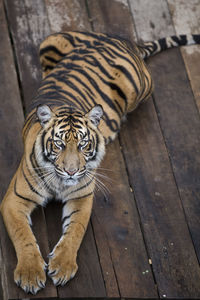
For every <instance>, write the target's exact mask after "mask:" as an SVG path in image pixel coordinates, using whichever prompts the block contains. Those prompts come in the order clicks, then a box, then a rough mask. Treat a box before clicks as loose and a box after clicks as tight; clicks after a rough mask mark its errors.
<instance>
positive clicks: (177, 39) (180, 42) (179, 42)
mask: <svg viewBox="0 0 200 300" xmlns="http://www.w3.org/2000/svg"><path fill="white" fill-rule="evenodd" d="M171 39H172V40H173V41H174V42H176V43H177V45H178V46H184V45H187V36H186V35H179V36H176V35H173V36H172V37H171Z"/></svg>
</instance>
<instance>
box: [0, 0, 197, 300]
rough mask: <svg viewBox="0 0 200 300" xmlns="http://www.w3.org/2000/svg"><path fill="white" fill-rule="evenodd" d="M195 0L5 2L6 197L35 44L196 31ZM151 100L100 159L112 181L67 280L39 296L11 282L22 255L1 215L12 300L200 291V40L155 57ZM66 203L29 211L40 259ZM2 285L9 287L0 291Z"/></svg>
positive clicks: (0, 258)
mask: <svg viewBox="0 0 200 300" xmlns="http://www.w3.org/2000/svg"><path fill="white" fill-rule="evenodd" d="M199 16H200V1H199V0H190V1H188V0H166V1H165V0H159V1H158V0H151V1H150V0H130V1H127V0H109V1H108V0H87V1H85V0H68V1H67V0H4V1H3V0H1V1H0V26H1V30H0V43H1V47H0V70H1V71H0V139H1V143H0V167H1V168H0V182H1V190H0V197H1V199H2V197H3V195H4V193H5V191H6V188H7V186H8V184H9V181H10V179H11V177H12V175H13V173H14V171H15V170H16V167H17V165H18V163H19V160H20V156H21V154H22V140H21V128H22V125H23V118H24V117H23V110H24V111H25V110H26V108H27V106H28V103H30V101H31V99H32V97H33V96H34V93H35V91H36V88H37V87H38V84H39V81H40V78H41V71H40V67H39V62H38V55H37V53H38V45H39V43H40V42H41V41H42V39H43V38H44V37H45V36H46V35H48V34H50V33H52V32H56V31H66V30H82V31H83V30H84V31H88V30H93V31H101V32H107V33H111V34H117V35H119V36H122V37H125V38H127V39H130V40H140V39H143V40H152V39H157V38H160V37H163V36H167V35H171V34H174V33H191V32H192V33H200V17H199ZM148 64H149V67H150V69H151V72H152V75H153V78H154V81H155V91H154V94H153V97H152V98H151V99H150V100H149V101H148V102H147V103H146V104H143V105H141V106H140V107H139V109H138V110H137V111H136V112H134V113H133V114H132V115H130V116H129V118H128V121H127V122H126V124H125V125H124V126H123V128H122V130H121V133H120V135H119V138H118V139H116V141H115V142H114V143H113V144H111V145H109V147H108V154H107V156H106V158H105V160H104V162H103V164H102V167H103V168H106V169H109V170H108V171H105V172H104V173H105V175H107V176H108V177H109V178H110V179H111V181H108V182H107V181H106V182H105V183H106V185H107V187H108V189H109V191H110V193H109V195H108V197H105V196H104V195H103V194H102V193H97V195H96V198H95V202H94V209H93V215H92V218H91V222H90V224H89V228H88V231H87V234H86V236H85V238H84V241H83V244H82V246H81V249H80V252H79V258H78V263H79V271H78V273H77V276H76V277H75V279H74V280H72V281H71V282H70V283H69V284H67V285H66V286H65V287H62V288H61V287H59V288H56V287H54V286H53V284H52V282H51V280H50V279H48V281H47V286H46V288H45V289H44V290H43V291H41V292H39V293H38V294H37V296H31V295H25V294H24V293H23V292H22V290H21V289H19V288H18V287H17V286H16V285H15V283H14V281H13V270H14V268H15V264H16V257H15V254H14V250H13V247H12V245H11V242H10V240H9V238H8V236H7V233H6V231H5V228H4V225H3V223H2V220H1V223H0V237H1V239H0V241H1V248H0V249H1V251H0V271H1V283H2V291H3V292H2V294H3V295H2V296H1V298H3V299H4V300H5V299H25V298H27V299H29V298H37V299H43V298H50V299H52V298H54V297H55V298H66V299H69V298H92V299H96V298H131V299H144V298H155V299H156V298H165V299H168V298H176V299H184V298H185V299H188V298H190V299H194V298H195V299H196V298H197V299H199V298H200V268H199V261H200V134H199V133H200V118H199V110H200V84H199V82H200V46H191V47H187V48H182V49H181V50H179V49H173V50H170V51H167V52H165V53H162V54H159V55H157V56H155V57H154V58H151V59H150V60H149V61H148ZM60 216H61V206H60V205H59V204H55V203H51V204H50V205H48V207H47V208H46V209H45V210H42V209H37V210H36V211H35V212H34V215H33V223H34V226H33V230H34V232H35V234H36V236H37V239H38V242H39V245H40V247H41V251H42V254H43V256H44V257H45V258H46V257H47V254H48V253H49V251H50V249H52V247H53V245H54V244H55V243H56V241H57V240H58V238H59V235H60V231H61V226H60V223H59V219H60ZM0 291H1V288H0Z"/></svg>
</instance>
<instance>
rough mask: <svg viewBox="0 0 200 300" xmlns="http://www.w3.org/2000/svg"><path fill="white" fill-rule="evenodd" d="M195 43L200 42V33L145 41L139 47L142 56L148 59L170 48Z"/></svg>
mask: <svg viewBox="0 0 200 300" xmlns="http://www.w3.org/2000/svg"><path fill="white" fill-rule="evenodd" d="M195 44H200V34H183V35H172V36H169V37H165V38H161V39H158V40H155V41H152V42H144V43H143V45H139V46H138V48H139V51H140V53H141V54H142V58H143V59H146V58H148V57H150V56H153V55H155V54H157V53H160V52H162V51H164V50H167V49H170V48H174V47H180V46H186V45H195Z"/></svg>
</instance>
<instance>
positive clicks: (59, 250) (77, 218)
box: [48, 194, 93, 286]
mask: <svg viewBox="0 0 200 300" xmlns="http://www.w3.org/2000/svg"><path fill="white" fill-rule="evenodd" d="M92 203H93V194H91V195H89V196H86V197H84V198H80V199H76V200H69V201H67V202H66V204H65V206H64V207H63V218H62V220H63V234H62V237H61V238H60V240H59V242H58V243H57V245H56V246H55V247H54V249H53V251H52V252H51V253H50V255H49V265H48V270H49V271H48V274H49V276H50V277H51V278H52V280H53V282H54V284H55V285H62V286H63V285H64V284H66V283H67V281H69V280H70V279H72V278H73V277H74V276H75V274H76V272H77V270H78V266H77V263H76V257H77V252H78V250H79V247H80V244H81V241H82V239H83V236H84V234H85V231H86V228H87V225H88V222H89V219H90V215H91V210H92Z"/></svg>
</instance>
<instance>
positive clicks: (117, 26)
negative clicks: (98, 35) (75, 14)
mask: <svg viewBox="0 0 200 300" xmlns="http://www.w3.org/2000/svg"><path fill="white" fill-rule="evenodd" d="M88 7H89V14H90V21H91V23H92V25H93V28H94V29H95V31H99V32H104V33H107V34H111V35H116V36H121V37H123V38H125V39H127V40H131V41H134V40H135V31H134V24H133V22H132V15H131V13H130V10H129V4H128V1H127V0H118V1H115V0H114V1H112V9H111V4H110V1H92V0H88ZM121 16H124V18H123V17H121Z"/></svg>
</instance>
